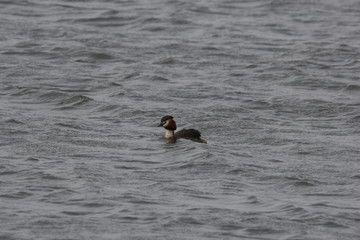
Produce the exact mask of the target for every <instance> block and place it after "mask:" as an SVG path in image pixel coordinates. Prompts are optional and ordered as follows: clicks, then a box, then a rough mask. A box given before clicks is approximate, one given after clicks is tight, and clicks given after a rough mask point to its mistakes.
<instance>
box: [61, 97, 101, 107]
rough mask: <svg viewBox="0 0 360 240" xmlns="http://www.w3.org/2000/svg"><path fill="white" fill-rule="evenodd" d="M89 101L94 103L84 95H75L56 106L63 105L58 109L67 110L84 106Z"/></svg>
mask: <svg viewBox="0 0 360 240" xmlns="http://www.w3.org/2000/svg"><path fill="white" fill-rule="evenodd" d="M91 101H94V99H92V98H90V97H87V96H84V95H76V96H73V97H70V98H66V99H64V100H62V101H60V102H59V103H58V104H57V105H64V107H61V108H60V109H69V108H74V107H78V106H81V105H84V104H86V103H88V102H91Z"/></svg>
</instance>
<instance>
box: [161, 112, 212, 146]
mask: <svg viewBox="0 0 360 240" xmlns="http://www.w3.org/2000/svg"><path fill="white" fill-rule="evenodd" d="M159 127H164V128H165V129H166V132H165V138H166V139H169V140H173V141H174V140H176V139H178V138H185V139H190V140H192V141H195V142H200V143H207V142H206V141H205V140H204V139H201V138H200V137H201V134H200V132H199V131H198V130H195V129H183V130H180V131H177V132H176V133H175V130H176V123H175V121H174V120H173V117H172V116H165V117H162V118H161V120H160V124H159Z"/></svg>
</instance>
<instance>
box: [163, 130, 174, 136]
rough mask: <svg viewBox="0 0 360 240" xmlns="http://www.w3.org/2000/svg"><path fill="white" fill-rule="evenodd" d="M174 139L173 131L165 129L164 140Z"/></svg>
mask: <svg viewBox="0 0 360 240" xmlns="http://www.w3.org/2000/svg"><path fill="white" fill-rule="evenodd" d="M173 137H174V130H168V129H166V132H165V138H173Z"/></svg>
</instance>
